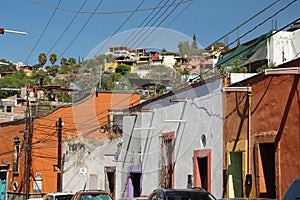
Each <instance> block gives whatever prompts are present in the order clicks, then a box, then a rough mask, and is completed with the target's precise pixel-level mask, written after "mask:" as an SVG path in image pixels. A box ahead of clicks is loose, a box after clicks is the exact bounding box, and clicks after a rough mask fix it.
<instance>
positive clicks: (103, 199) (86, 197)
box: [72, 190, 112, 200]
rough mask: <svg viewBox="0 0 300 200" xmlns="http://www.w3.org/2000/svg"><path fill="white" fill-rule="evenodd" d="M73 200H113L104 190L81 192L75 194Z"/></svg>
mask: <svg viewBox="0 0 300 200" xmlns="http://www.w3.org/2000/svg"><path fill="white" fill-rule="evenodd" d="M72 200H112V198H111V197H110V195H109V194H108V193H107V192H105V191H104V190H80V191H78V192H76V193H75V194H74V196H73V197H72Z"/></svg>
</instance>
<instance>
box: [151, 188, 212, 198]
mask: <svg viewBox="0 0 300 200" xmlns="http://www.w3.org/2000/svg"><path fill="white" fill-rule="evenodd" d="M148 200H216V198H215V197H214V196H213V195H212V194H211V193H209V192H207V191H206V190H204V189H202V188H191V189H162V188H160V189H156V190H154V191H153V192H152V193H151V194H150V196H149V197H148Z"/></svg>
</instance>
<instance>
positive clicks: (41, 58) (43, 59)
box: [38, 53, 47, 67]
mask: <svg viewBox="0 0 300 200" xmlns="http://www.w3.org/2000/svg"><path fill="white" fill-rule="evenodd" d="M38 60H39V64H40V66H41V67H43V66H44V65H45V63H46V62H47V56H46V54H45V53H40V55H39V57H38Z"/></svg>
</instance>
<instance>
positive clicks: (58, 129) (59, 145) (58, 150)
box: [56, 118, 63, 192]
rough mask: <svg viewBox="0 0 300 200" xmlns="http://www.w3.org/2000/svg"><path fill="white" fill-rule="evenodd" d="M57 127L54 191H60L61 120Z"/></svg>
mask: <svg viewBox="0 0 300 200" xmlns="http://www.w3.org/2000/svg"><path fill="white" fill-rule="evenodd" d="M56 126H57V138H58V146H57V185H56V188H57V189H56V191H57V192H61V191H62V164H61V131H62V127H63V122H62V119H61V118H59V119H58V122H57V123H56Z"/></svg>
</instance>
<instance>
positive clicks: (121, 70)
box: [116, 64, 131, 76]
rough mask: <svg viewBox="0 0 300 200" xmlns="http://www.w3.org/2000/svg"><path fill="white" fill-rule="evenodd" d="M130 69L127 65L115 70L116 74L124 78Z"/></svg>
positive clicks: (121, 65) (119, 66)
mask: <svg viewBox="0 0 300 200" xmlns="http://www.w3.org/2000/svg"><path fill="white" fill-rule="evenodd" d="M130 69H131V67H130V66H129V65H124V64H120V65H118V66H117V68H116V73H119V74H121V75H122V76H125V75H126V74H127V73H128V72H130Z"/></svg>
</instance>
